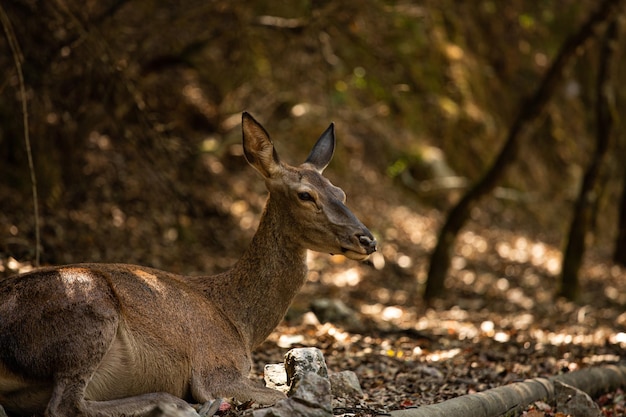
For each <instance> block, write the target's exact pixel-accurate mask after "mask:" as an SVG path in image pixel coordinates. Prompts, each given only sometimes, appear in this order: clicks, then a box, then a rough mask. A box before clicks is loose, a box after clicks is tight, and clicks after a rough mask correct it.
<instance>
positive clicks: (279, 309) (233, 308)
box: [210, 196, 307, 350]
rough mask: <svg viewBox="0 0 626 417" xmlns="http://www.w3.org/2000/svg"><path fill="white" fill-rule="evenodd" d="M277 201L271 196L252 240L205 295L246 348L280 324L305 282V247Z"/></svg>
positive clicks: (258, 341)
mask: <svg viewBox="0 0 626 417" xmlns="http://www.w3.org/2000/svg"><path fill="white" fill-rule="evenodd" d="M279 205H280V203H279V202H276V201H274V200H272V198H271V196H270V198H269V199H268V202H267V204H266V207H265V210H264V212H263V215H262V216H261V221H260V224H259V228H258V229H257V232H256V234H255V235H254V238H253V239H252V243H251V244H250V246H249V247H248V249H247V250H246V252H245V253H244V255H243V256H242V257H241V259H240V260H239V261H238V262H237V263H236V264H235V266H234V267H233V268H232V269H231V270H230V271H227V272H225V273H223V274H221V275H219V276H218V277H217V278H218V281H219V285H218V288H219V290H218V293H217V294H210V296H211V297H216V298H213V300H212V301H213V302H215V303H217V304H219V305H220V306H221V308H222V310H223V311H224V314H225V315H226V316H227V317H228V318H229V319H230V320H231V321H232V322H233V324H234V325H235V326H236V327H237V329H238V330H239V332H240V333H241V335H242V337H243V338H244V339H245V341H246V342H247V344H248V346H249V348H250V349H251V350H252V349H254V348H255V347H256V346H258V345H259V344H260V343H262V342H263V341H264V340H265V339H266V338H267V336H268V335H269V334H270V333H271V332H272V331H273V330H274V329H275V328H276V326H277V325H278V324H279V323H280V321H281V320H282V318H283V317H284V315H285V313H286V312H287V309H288V308H289V305H290V304H291V302H292V301H293V299H294V297H295V296H296V294H297V292H298V291H299V290H300V288H301V287H302V285H303V284H304V282H305V280H306V274H307V267H306V249H305V248H304V247H303V246H302V244H301V243H300V239H299V238H298V236H297V235H296V233H294V231H293V229H294V227H293V226H292V222H291V221H290V220H289V214H288V213H284V209H281V207H279ZM211 292H213V291H211Z"/></svg>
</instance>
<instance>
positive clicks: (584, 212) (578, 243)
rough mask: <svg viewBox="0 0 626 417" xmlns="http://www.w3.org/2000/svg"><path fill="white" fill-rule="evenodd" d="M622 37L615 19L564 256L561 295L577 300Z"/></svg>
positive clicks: (606, 42)
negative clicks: (593, 132)
mask: <svg viewBox="0 0 626 417" xmlns="http://www.w3.org/2000/svg"><path fill="white" fill-rule="evenodd" d="M618 36H619V24H618V21H617V19H614V20H613V21H612V22H611V24H610V25H609V27H608V29H607V31H606V35H605V40H604V42H603V43H602V50H601V52H600V62H599V65H598V75H597V83H596V149H595V152H594V154H593V156H592V159H591V162H590V163H589V167H588V168H587V171H586V172H585V175H584V177H583V182H582V185H581V188H580V194H579V195H578V199H577V200H576V205H575V206H574V217H573V219H572V223H571V224H570V230H569V235H568V239H567V245H566V247H565V253H564V255H563V268H562V272H561V288H560V291H559V294H560V295H562V296H564V297H565V298H567V299H569V300H572V301H576V300H578V299H579V298H580V283H579V280H578V272H579V270H580V266H581V265H582V261H583V257H584V254H585V238H586V237H587V232H588V230H589V228H590V226H591V224H592V223H593V216H594V213H595V210H594V207H595V205H596V200H597V199H598V196H599V194H600V193H599V190H598V177H599V174H600V168H601V167H602V162H603V161H604V158H605V156H606V154H607V151H608V149H609V143H610V139H611V133H612V128H613V122H614V117H613V111H614V100H615V98H614V96H613V90H612V88H613V77H612V71H611V69H612V67H613V65H612V64H613V58H614V56H615V51H616V50H617V42H618Z"/></svg>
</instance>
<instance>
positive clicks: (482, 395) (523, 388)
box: [389, 365, 626, 417]
mask: <svg viewBox="0 0 626 417" xmlns="http://www.w3.org/2000/svg"><path fill="white" fill-rule="evenodd" d="M556 381H560V382H563V383H565V384H568V385H571V386H573V387H575V388H578V389H579V390H581V391H584V392H586V393H587V394H589V395H590V396H592V397H593V396H596V395H598V394H601V393H605V392H609V391H614V390H616V389H618V388H626V365H619V366H617V365H610V366H602V367H592V368H587V369H583V370H580V371H574V372H570V373H567V374H562V375H558V376H554V377H551V378H532V379H528V380H526V381H523V382H515V383H512V384H509V385H505V386H502V387H498V388H493V389H490V390H487V391H483V392H479V393H476V394H468V395H463V396H461V397H457V398H452V399H450V400H447V401H444V402H441V403H439V404H433V405H425V406H422V407H418V408H407V409H404V410H395V411H392V412H390V413H389V414H390V415H391V416H392V417H496V416H502V415H506V416H516V415H519V414H521V412H522V410H524V409H525V408H526V407H528V405H530V404H532V403H533V402H535V401H544V402H547V403H554V402H555V386H554V385H555V382H556Z"/></svg>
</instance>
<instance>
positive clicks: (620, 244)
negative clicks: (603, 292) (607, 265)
mask: <svg viewBox="0 0 626 417" xmlns="http://www.w3.org/2000/svg"><path fill="white" fill-rule="evenodd" d="M622 170H623V174H622V199H621V201H620V204H619V220H618V225H617V227H618V229H617V230H618V232H617V238H616V239H615V251H614V252H613V262H615V263H616V264H618V265H622V266H626V167H622Z"/></svg>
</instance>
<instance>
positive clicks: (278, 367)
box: [263, 363, 289, 394]
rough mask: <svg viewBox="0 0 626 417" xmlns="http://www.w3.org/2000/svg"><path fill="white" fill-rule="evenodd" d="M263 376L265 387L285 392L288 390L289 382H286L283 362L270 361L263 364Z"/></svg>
mask: <svg viewBox="0 0 626 417" xmlns="http://www.w3.org/2000/svg"><path fill="white" fill-rule="evenodd" d="M263 378H264V379H265V386H266V387H268V388H272V389H275V390H278V391H281V392H284V393H285V394H286V393H287V391H289V384H287V371H286V370H285V364H284V363H271V364H267V365H265V369H264V371H263Z"/></svg>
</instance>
